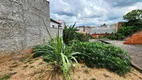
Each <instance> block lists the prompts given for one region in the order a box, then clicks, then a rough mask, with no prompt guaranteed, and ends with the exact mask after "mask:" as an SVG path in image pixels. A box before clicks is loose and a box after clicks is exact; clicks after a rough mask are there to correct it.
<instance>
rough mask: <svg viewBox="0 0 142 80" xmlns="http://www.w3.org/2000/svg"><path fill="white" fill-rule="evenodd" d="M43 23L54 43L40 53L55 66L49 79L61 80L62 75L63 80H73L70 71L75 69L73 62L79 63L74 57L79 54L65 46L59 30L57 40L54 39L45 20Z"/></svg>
mask: <svg viewBox="0 0 142 80" xmlns="http://www.w3.org/2000/svg"><path fill="white" fill-rule="evenodd" d="M43 22H44V26H45V27H46V30H47V32H48V35H49V36H50V38H51V40H52V41H51V42H50V43H49V44H48V45H46V47H44V48H45V49H42V50H38V51H39V52H42V53H44V55H43V58H44V61H46V62H47V63H51V64H52V66H53V70H52V71H51V74H50V75H49V76H48V79H50V78H51V79H53V80H59V76H58V74H62V75H63V80H71V76H70V71H71V69H72V67H73V62H76V63H77V60H76V58H75V57H74V56H75V55H76V54H79V53H77V52H74V53H72V46H71V47H68V46H66V45H65V44H64V42H63V39H62V38H61V37H60V36H59V28H58V34H57V38H56V39H53V38H52V37H51V34H50V32H49V30H48V28H47V26H46V24H45V21H44V20H43ZM38 51H37V52H38Z"/></svg>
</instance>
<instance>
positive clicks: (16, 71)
mask: <svg viewBox="0 0 142 80" xmlns="http://www.w3.org/2000/svg"><path fill="white" fill-rule="evenodd" d="M15 56H16V55H15ZM18 56H19V55H18ZM0 62H1V63H0V80H47V76H48V74H49V73H50V70H51V66H50V65H47V63H45V62H44V61H43V60H42V58H35V59H33V58H31V57H30V55H29V56H26V57H17V56H16V57H11V56H9V57H8V56H7V57H1V58H0ZM74 71H75V73H71V76H72V80H142V74H141V73H139V72H138V71H137V70H135V69H133V68H132V70H131V72H130V73H128V74H126V75H125V76H119V75H117V74H115V73H113V72H110V71H108V70H106V69H97V68H93V69H91V68H88V67H86V66H85V65H84V64H79V67H76V69H75V70H74ZM5 74H6V75H8V76H5ZM1 76H2V77H4V79H1ZM61 80H62V79H61Z"/></svg>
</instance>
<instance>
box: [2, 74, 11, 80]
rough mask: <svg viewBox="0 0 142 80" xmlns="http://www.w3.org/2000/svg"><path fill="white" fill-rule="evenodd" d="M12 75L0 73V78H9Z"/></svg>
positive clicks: (5, 79)
mask: <svg viewBox="0 0 142 80" xmlns="http://www.w3.org/2000/svg"><path fill="white" fill-rule="evenodd" d="M10 77H11V74H5V75H0V80H8V79H9V78H10Z"/></svg>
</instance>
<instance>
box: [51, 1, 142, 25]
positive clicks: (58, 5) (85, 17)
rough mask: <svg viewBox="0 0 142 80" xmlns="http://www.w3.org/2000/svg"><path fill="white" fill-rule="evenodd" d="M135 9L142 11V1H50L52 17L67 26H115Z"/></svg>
mask: <svg viewBox="0 0 142 80" xmlns="http://www.w3.org/2000/svg"><path fill="white" fill-rule="evenodd" d="M134 9H142V0H50V16H51V18H53V19H55V20H58V19H62V20H64V21H65V22H66V23H67V24H69V25H72V24H73V23H75V22H76V23H77V25H78V26H79V25H89V26H98V25H101V24H104V23H106V24H114V23H117V22H119V21H124V20H123V15H125V14H126V13H128V12H129V11H132V10H134Z"/></svg>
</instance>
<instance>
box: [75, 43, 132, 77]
mask: <svg viewBox="0 0 142 80" xmlns="http://www.w3.org/2000/svg"><path fill="white" fill-rule="evenodd" d="M73 43H74V44H75V45H74V46H73V51H76V52H80V53H82V55H78V56H77V59H78V60H79V61H80V60H83V61H84V62H85V64H86V65H87V66H88V67H91V68H93V67H98V68H107V69H109V70H110V71H113V72H116V73H118V74H119V75H124V74H125V73H127V72H129V71H130V57H129V56H128V54H127V52H125V51H123V50H122V49H120V48H118V47H114V46H112V45H104V44H101V43H90V42H79V41H73Z"/></svg>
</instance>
